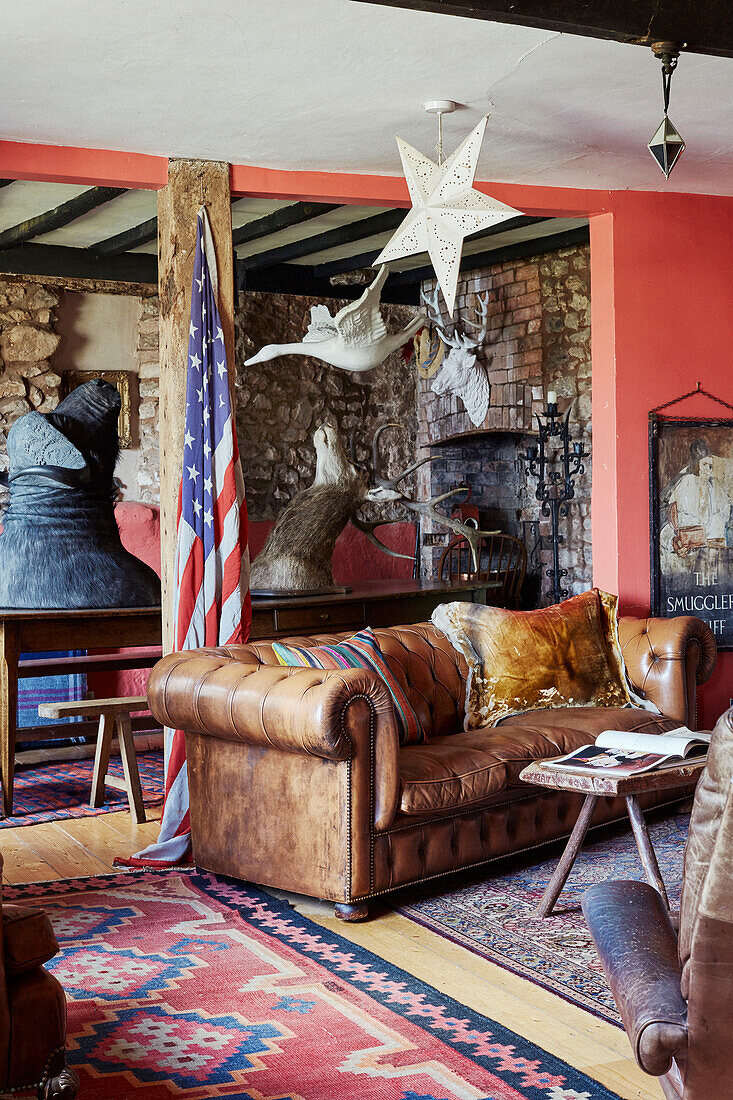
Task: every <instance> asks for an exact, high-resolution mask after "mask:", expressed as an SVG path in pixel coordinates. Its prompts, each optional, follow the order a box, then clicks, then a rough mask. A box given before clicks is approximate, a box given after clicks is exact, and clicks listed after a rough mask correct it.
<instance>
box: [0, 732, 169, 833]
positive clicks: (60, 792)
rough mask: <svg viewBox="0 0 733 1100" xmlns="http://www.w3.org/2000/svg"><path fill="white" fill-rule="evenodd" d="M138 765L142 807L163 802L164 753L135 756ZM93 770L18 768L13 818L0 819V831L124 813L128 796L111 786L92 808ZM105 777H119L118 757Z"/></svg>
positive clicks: (86, 763)
mask: <svg viewBox="0 0 733 1100" xmlns="http://www.w3.org/2000/svg"><path fill="white" fill-rule="evenodd" d="M137 766H138V769H139V771H140V783H141V785H142V789H143V800H144V802H145V805H146V806H154V805H156V804H157V803H158V802H162V801H163V753H162V752H155V751H152V752H141V753H138V757H137ZM93 771H94V761H93V760H68V761H67V760H64V761H59V762H58V763H55V764H35V765H33V766H32V767H19V768H17V769H16V772H15V784H14V797H13V816H12V817H6V818H2V819H0V829H17V828H18V827H19V826H21V825H39V824H41V823H42V822H44V821H60V820H61V819H63V818H68V817H94V816H96V815H97V814H111V813H114V811H115V810H126V809H127V808H128V803H127V795H126V794H125V793H124V792H123V791H118V790H115V789H114V788H113V787H107V789H106V791H105V800H104V805H103V806H100V807H99V808H98V809H92V807H91V806H90V805H89V795H90V793H91V789H92V772H93ZM107 774H108V775H116V776H117V777H118V778H119V779H121V778H122V762H121V760H120V758H119V757H118V756H116V757H112V759H111V760H110V762H109V769H108V772H107Z"/></svg>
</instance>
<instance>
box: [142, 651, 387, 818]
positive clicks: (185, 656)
mask: <svg viewBox="0 0 733 1100" xmlns="http://www.w3.org/2000/svg"><path fill="white" fill-rule="evenodd" d="M148 705H149V707H150V710H151V712H152V714H153V715H154V716H155V718H157V719H158V721H159V722H161V723H162V724H163V725H165V726H168V727H169V728H171V729H182V730H185V731H187V732H189V733H199V734H204V735H207V736H210V737H215V738H219V739H223V740H227V741H240V742H244V743H246V744H248V745H253V746H257V747H260V748H265V749H274V750H277V751H280V752H289V753H303V754H306V755H311V756H319V757H321V758H323V759H324V760H332V761H345V760H350V759H353V758H354V756H355V755H356V754H357V753H359V754H363V753H367V754H371V755H372V757H373V761H372V768H373V773H374V789H375V818H376V824H377V827H380V824H383V819H384V821H387V822H388V821H390V820H391V819H392V817H393V816H394V813H395V811H396V807H397V802H398V797H399V755H398V754H399V742H398V734H397V722H396V718H395V713H394V707H393V705H392V699H391V697H390V695H389V692H388V691H387V688H386V686H385V684H384V683H383V682H382V680H381V679H379V677H377V675H376V674H375V673H373V672H371V671H369V670H368V669H358V668H355V669H343V670H342V669H334V670H330V669H328V670H323V669H316V668H302V667H286V666H285V667H284V666H281V665H256V664H243V663H242V662H241V661H239V660H237V659H236V657H233V656H232V655H231V653H230V652H228V651H227V650H226V649H224V648H221V649H213V648H212V649H198V650H190V651H187V652H185V653H172V654H170V656H168V657H164V658H163V660H162V661H159V662H158V663H157V665H156V666H155V667H154V669H153V670H152V672H151V674H150V679H149V681H148Z"/></svg>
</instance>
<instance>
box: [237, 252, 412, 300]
mask: <svg viewBox="0 0 733 1100" xmlns="http://www.w3.org/2000/svg"><path fill="white" fill-rule="evenodd" d="M237 289H238V290H243V291H251V290H257V291H261V292H264V293H270V294H303V295H306V296H308V297H311V298H348V299H355V298H360V297H361V296H362V294H363V293H364V290H365V289H366V283H363V284H357V285H354V286H333V285H332V284H331V283H330V282H329V280H328V279H323V278H319V277H318V276H317V275H315V273H314V268H313V267H310V266H309V265H307V264H277V265H276V266H273V267H265V268H262V269H258V270H256V271H250V270H248V269H246V268H245V267H244V265H243V263H242V261H241V260H238V261H237ZM419 296H420V291H419V287H418V286H417V285H416V284H415V285H413V284H405V285H404V286H390V280H389V279H387V281H386V283H385V284H384V286H383V287H382V301H383V302H389V303H391V304H393V305H408V306H416V305H417V304H418V299H419Z"/></svg>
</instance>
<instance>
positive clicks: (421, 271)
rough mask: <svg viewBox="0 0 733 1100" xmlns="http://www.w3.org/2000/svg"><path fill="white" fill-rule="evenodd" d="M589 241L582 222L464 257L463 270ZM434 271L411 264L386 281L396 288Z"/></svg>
mask: <svg viewBox="0 0 733 1100" xmlns="http://www.w3.org/2000/svg"><path fill="white" fill-rule="evenodd" d="M589 240H590V230H589V229H588V226H587V225H581V226H579V227H578V228H577V229H567V230H565V232H564V233H552V234H551V235H550V236H547V237H534V238H533V239H532V240H528V241H518V242H517V243H516V244H508V245H506V247H504V248H493V249H490V250H488V251H486V252H475V253H474V254H473V255H472V256H464V257H463V259H462V261H461V271H462V272H465V271H476V270H477V269H478V268H480V267H490V266H491V265H492V264H500V263H503V262H504V261H505V260H524V259H526V258H527V257H529V256H542V255H544V253H545V252H556V251H557V249H559V248H570V247H571V246H573V245H578V244H587V243H588V241H589ZM434 278H435V272H434V271H433V269H432V267H430V266H426V267H412V268H408V269H407V270H406V271H397V272H395V273H394V275H390V277H389V279H388V280H387V283H390V282H391V283H392V286H393V287H394V288H395V289H397V288H398V287H401V286H409V285H410V284H411V283H412V284H417V283H421V282H423V280H425V279H434Z"/></svg>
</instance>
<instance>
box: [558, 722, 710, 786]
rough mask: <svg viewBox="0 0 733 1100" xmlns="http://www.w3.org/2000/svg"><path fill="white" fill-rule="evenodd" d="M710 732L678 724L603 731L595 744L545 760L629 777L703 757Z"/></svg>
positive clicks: (567, 767) (576, 769) (568, 767)
mask: <svg viewBox="0 0 733 1100" xmlns="http://www.w3.org/2000/svg"><path fill="white" fill-rule="evenodd" d="M711 736H712V734H709V733H694V732H693V731H692V730H690V729H688V728H687V726H679V727H678V728H677V729H674V730H670V731H669V733H660V734H656V733H625V732H624V731H623V730H604V731H603V733H600V734H599V735H598V737H597V738H596V742H595V744H594V745H583V746H582V748H580V749H575V751H574V752H570V753H568V754H567V756H559V757H558V758H557V759H556V760H548V761H547V763H548V765H550V766H551V767H552V768H563V769H564V770H566V771H574V772H584V773H585V774H586V775H588V774H593V773H596V774H599V775H611V776H624V777H625V776H630V775H641V774H642V773H643V772H651V771H657V770H659V769H662V768H678V767H679V766H680V764H682V763H683V762H686V761H687V762H689V763H692V762H696V761H698V760H703V759H704V758H705V754H706V753H707V750H708V746H709V744H710V738H711Z"/></svg>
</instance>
